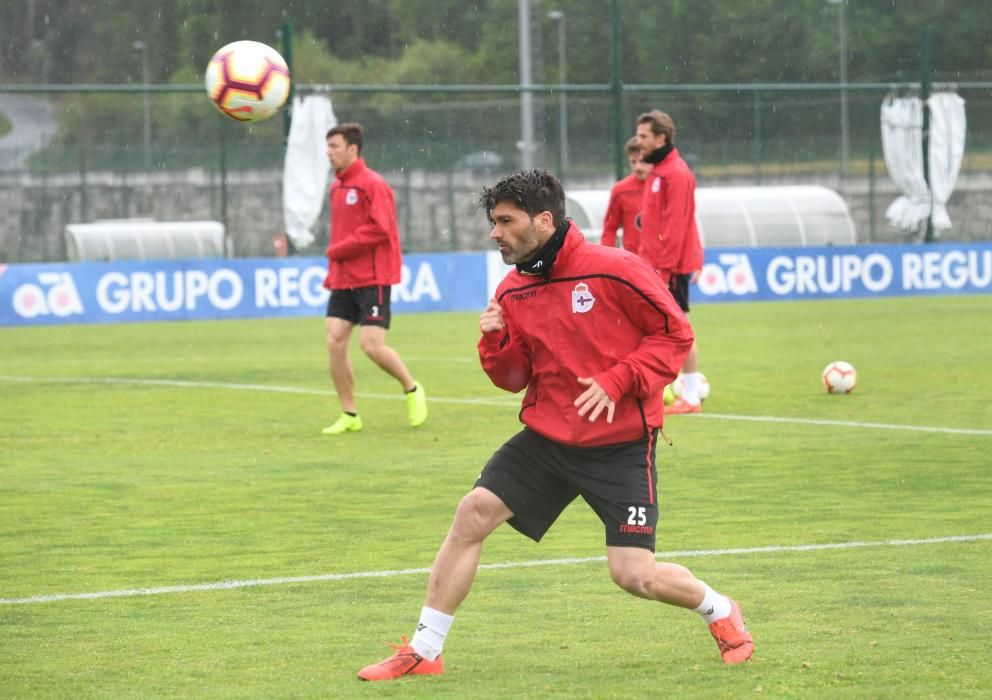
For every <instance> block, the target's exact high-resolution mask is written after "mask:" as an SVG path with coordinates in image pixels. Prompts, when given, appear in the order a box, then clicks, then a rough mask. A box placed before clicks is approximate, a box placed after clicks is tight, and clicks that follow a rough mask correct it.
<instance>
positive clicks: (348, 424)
mask: <svg viewBox="0 0 992 700" xmlns="http://www.w3.org/2000/svg"><path fill="white" fill-rule="evenodd" d="M361 429H362V418H361V416H349V415H348V414H347V413H342V414H341V415H340V416H338V419H337V420H336V421H334V422H333V423H331V424H330V425H329V426H327V427H326V428H324V429H323V430H321V431H320V432H321V433H323V434H324V435H340V434H341V433H357V432H358V431H359V430H361Z"/></svg>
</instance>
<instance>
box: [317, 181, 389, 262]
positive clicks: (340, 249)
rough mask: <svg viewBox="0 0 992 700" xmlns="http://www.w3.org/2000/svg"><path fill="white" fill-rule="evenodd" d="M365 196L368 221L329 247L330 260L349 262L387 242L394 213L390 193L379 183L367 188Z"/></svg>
mask: <svg viewBox="0 0 992 700" xmlns="http://www.w3.org/2000/svg"><path fill="white" fill-rule="evenodd" d="M366 194H367V196H368V198H369V218H368V221H367V222H366V223H364V224H361V225H359V226H356V227H355V230H354V231H352V233H351V235H350V236H348V238H346V239H345V240H343V241H341V242H339V243H335V244H333V245H331V247H330V248H329V249H328V255H329V256H330V258H331V259H332V260H350V259H351V258H354V257H357V256H359V255H361V254H362V253H365V252H367V251H368V250H369V249H371V248H375V247H376V246H378V245H381V244H383V243H386V242H387V241H388V240H389V235H390V233H389V232H390V231H391V230H392V223H393V216H394V213H393V212H394V211H395V209H394V207H393V201H392V197H391V196H390V192H389V191H388V189H386V188H384V187H383V186H382V184H381V183H375V184H374V185H370V186H369V189H368V190H367V191H366Z"/></svg>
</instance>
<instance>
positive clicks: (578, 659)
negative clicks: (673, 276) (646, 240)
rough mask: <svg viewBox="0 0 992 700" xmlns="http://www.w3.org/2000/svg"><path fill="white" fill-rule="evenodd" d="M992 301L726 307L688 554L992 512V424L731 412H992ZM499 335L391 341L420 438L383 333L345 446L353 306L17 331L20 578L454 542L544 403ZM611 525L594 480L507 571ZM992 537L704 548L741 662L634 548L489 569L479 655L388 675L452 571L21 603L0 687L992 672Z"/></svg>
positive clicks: (1, 661)
mask: <svg viewBox="0 0 992 700" xmlns="http://www.w3.org/2000/svg"><path fill="white" fill-rule="evenodd" d="M990 314H992V297H983V296H971V297H968V296H964V297H945V298H925V299H912V300H910V299H895V300H870V301H829V302H827V301H820V302H802V303H801V302H796V303H792V302H787V303H782V302H779V303H769V304H746V305H745V304H733V305H732V304H725V305H704V306H700V307H698V308H697V309H695V310H694V311H693V313H692V319H693V321H694V324H695V325H696V327H697V333H698V335H699V341H700V349H701V357H702V368H703V371H704V372H705V373H706V375H707V377H708V378H709V380H710V382H711V384H712V386H713V391H712V395H711V397H710V398H709V400H708V401H707V402H706V405H705V407H704V415H702V416H675V417H672V418H670V419H669V420H668V423H667V425H666V430H667V432H668V433H669V434H671V435H672V437H673V438H674V441H675V446H674V448H668V447H665V446H662V447H661V448H659V472H660V488H661V506H662V519H661V523H660V525H659V542H658V549H659V551H662V552H665V551H684V550H721V549H727V548H750V547H761V546H765V545H805V544H818V543H837V542H845V541H885V540H893V539H900V540H904V539H925V538H933V537H942V536H954V535H969V534H979V533H988V532H992V517H990V513H992V483H990V481H989V479H988V467H989V463H990V460H989V457H988V455H989V453H990V448H992V436H990V435H968V434H944V433H933V432H923V431H894V430H882V429H872V428H866V427H845V426H836V425H802V424H788V423H772V422H750V421H735V420H729V419H724V418H715V417H712V416H713V415H715V414H724V415H736V416H776V417H795V418H806V419H823V420H833V421H856V422H865V423H869V422H874V423H885V424H899V425H916V426H936V427H946V428H968V429H977V430H989V429H992V409H990V404H989V401H988V390H989V387H990V382H989V376H990V373H989V368H988V350H987V347H988V346H987V331H986V329H984V327H983V326H984V325H985V324H984V323H983V322H981V319H983V318H984V319H987V318H989V316H990ZM477 329H478V325H477V316H476V315H475V314H445V315H403V316H399V317H397V318H396V319H395V321H394V328H393V330H392V331H391V333H390V342H391V344H392V345H393V346H394V347H396V348H397V349H398V350H399V351H400V352H401V353H402V355H403V356H404V358H405V359H406V361H407V363H408V364H409V366H410V367H411V369H412V370H413V372H414V374H415V375H416V376H417V378H418V379H420V380H421V381H422V382H423V383H424V385H425V386H426V388H427V391H428V395H429V397H432V398H434V399H435V401H434V402H433V403H432V404H431V417H430V419H429V420H428V423H427V424H426V425H425V426H423V427H422V428H420V429H417V430H413V429H411V428H409V426H407V425H406V420H405V412H404V404H403V401H402V396H401V395H400V393H399V390H398V387H397V386H396V385H395V384H394V383H393V381H392V380H391V379H389V378H388V377H386V376H385V375H384V374H382V373H381V372H380V371H379V370H377V369H376V368H374V367H373V366H372V365H371V364H370V363H369V362H368V361H367V360H365V359H364V358H363V357H362V356H361V353H360V351H359V350H358V348H357V344H356V346H355V347H354V348H353V358H354V360H355V371H356V375H357V389H358V391H359V392H360V397H359V406H360V410H361V413H362V417H363V420H364V421H365V424H366V428H365V431H364V432H362V433H357V434H350V435H344V436H338V437H333V438H331V437H324V436H321V435H320V429H321V428H322V427H323V426H325V425H327V424H329V423H330V422H331V421H332V420H333V418H334V417H335V416H336V415H337V412H338V407H337V404H336V401H335V399H334V397H333V396H332V395H331V393H330V389H329V380H328V378H327V373H326V358H325V350H324V349H323V332H324V331H323V321H322V319H320V318H314V319H306V320H251V321H224V322H195V323H175V324H142V325H117V326H78V327H62V328H24V329H2V330H0V339H2V343H0V367H2V369H0V374H2V375H4V377H5V378H4V379H3V380H0V384H2V387H3V400H2V401H0V474H2V479H0V562H2V566H0V598H4V599H11V598H22V597H32V596H38V595H46V594H54V593H86V592H99V591H113V590H119V589H135V588H153V587H160V586H169V585H189V584H201V583H214V582H219V581H226V580H244V579H268V578H278V577H294V576H308V575H314V574H335V573H349V572H367V571H383V570H402V569H417V568H425V567H429V566H430V564H431V561H432V559H433V555H434V552H435V551H436V549H437V546H438V545H439V544H440V542H441V540H442V538H443V537H444V534H445V532H446V530H447V527H448V524H449V522H450V517H451V514H452V512H453V510H454V507H455V505H456V503H457V501H458V499H459V497H460V496H461V495H462V494H463V493H464V492H465V491H466V490H467V489H468V488H469V487H470V486H471V484H472V481H473V480H474V479H475V477H476V475H477V474H478V472H479V469H480V468H481V466H482V465H483V464H484V463H485V461H486V459H487V458H488V457H489V455H490V454H491V453H492V451H493V450H494V449H495V448H496V447H498V446H499V445H500V444H501V443H502V441H503V440H504V439H506V438H507V437H508V436H509V435H511V434H512V433H513V432H514V431H515V430H517V428H518V423H517V419H516V413H517V406H518V397H513V396H510V395H507V394H505V393H503V392H501V391H500V390H498V389H496V388H495V387H492V386H491V385H490V383H489V382H488V379H487V378H486V377H485V376H484V375H483V373H482V372H481V370H480V369H479V367H478V363H477V360H476V359H475V349H474V346H475V342H476V339H477ZM836 359H843V360H847V361H849V362H851V363H852V364H854V366H855V367H857V369H858V371H859V385H858V388H857V389H856V390H855V392H854V393H853V394H851V395H849V396H828V395H827V394H826V393H825V392H824V391H823V389H822V387H821V386H820V370H821V369H822V368H823V366H824V365H825V364H826V363H827V362H829V361H830V360H836ZM14 377H20V378H22V379H13V378H14ZM23 377H34V378H37V381H26V380H24V379H23ZM66 378H93V379H100V378H115V379H121V380H140V381H148V380H166V381H173V380H185V381H189V382H215V383H218V384H221V383H225V384H242V385H245V384H251V385H261V386H263V387H274V388H285V387H290V388H296V389H299V390H301V392H303V393H287V392H285V391H264V390H261V389H250V388H248V389H241V390H236V389H230V388H222V387H219V386H214V387H198V386H174V385H167V384H162V385H149V384H133V383H95V382H89V381H77V382H66V381H64V379H66ZM322 392H326V393H322ZM362 394H375V395H377V397H369V396H362ZM379 396H381V398H378V397H379ZM440 399H460V400H479V399H481V400H483V401H485V403H474V404H473V403H446V402H443V401H441V400H440ZM707 416H710V417H707ZM602 542H603V534H602V527H601V525H600V524H599V522H598V520H597V519H596V517H595V515H593V514H592V512H591V511H589V509H588V508H587V507H586V506H585V505H584V504H582V503H581V502H578V503H576V504H573V506H572V507H571V508H570V509H569V510H568V511H566V513H565V514H564V515H563V516H562V518H561V519H560V520H559V522H558V523H557V524H556V526H555V527H554V528H553V529H552V531H551V532H550V533H549V534H548V536H547V537H546V538H545V541H544V542H542V543H541V544H540V545H535V544H533V543H531V542H530V541H529V540H525V539H523V538H522V537H520V536H519V535H517V534H516V533H514V532H513V531H511V530H510V529H509V528H505V527H504V528H500V529H499V530H498V531H497V532H496V533H495V534H494V535H493V537H492V538H491V539H490V541H489V542H488V543H487V545H486V548H485V550H484V552H483V563H484V564H485V563H498V562H522V561H532V560H538V559H554V558H563V557H598V556H601V555H602V554H604V550H603V545H602ZM990 554H992V541H990V540H982V541H976V542H964V543H942V544H924V545H916V546H902V547H894V546H881V547H864V548H852V549H832V550H819V551H786V552H760V553H746V554H712V555H703V556H693V557H682V558H673V559H674V560H676V561H679V562H680V563H684V564H686V565H687V566H689V568H690V569H692V570H693V571H694V572H695V573H696V574H697V575H698V576H699V577H700V578H703V579H704V580H706V581H707V582H709V583H710V584H711V585H713V586H714V587H715V588H717V589H720V590H724V591H726V592H727V593H730V594H731V595H733V596H735V597H736V598H738V599H739V600H740V601H741V603H742V605H743V607H744V611H745V614H746V616H747V617H748V620H749V625H750V627H751V629H752V631H753V632H754V635H755V639H756V644H757V653H756V656H755V658H754V659H753V660H752V661H751V662H750V663H748V664H746V665H744V666H742V667H735V668H725V667H723V666H722V664H721V663H720V661H719V656H718V653H717V650H716V646H715V645H714V644H713V642H712V640H711V639H710V638H709V635H708V633H707V631H706V628H705V625H704V624H703V623H702V622H701V621H700V620H699V619H698V617H697V616H696V615H694V614H692V613H689V612H684V611H680V610H677V609H675V608H669V607H666V606H661V605H657V604H654V603H648V602H645V601H641V600H637V599H634V598H633V597H631V596H628V595H627V594H625V593H623V592H621V591H620V590H619V589H617V588H616V587H615V586H614V585H613V584H612V583H611V581H610V580H609V575H608V573H607V571H606V565H605V563H604V562H602V561H591V562H586V563H578V564H571V565H544V566H536V567H530V568H507V569H484V570H482V571H480V573H479V576H478V578H477V579H476V585H475V588H474V589H473V592H472V595H471V596H470V597H469V598H468V600H467V601H466V603H465V604H464V606H463V607H462V609H461V610H460V611H459V614H458V617H457V619H456V622H455V626H454V628H453V630H452V634H451V636H450V638H449V642H448V645H447V647H446V650H445V657H446V664H447V672H446V674H445V675H444V676H441V677H437V678H425V677H421V678H415V679H404V680H401V681H398V682H395V683H392V684H385V685H382V684H363V683H361V682H360V681H358V680H356V679H355V672H356V671H357V670H358V668H360V667H361V666H363V665H365V664H366V663H370V662H372V661H376V660H378V659H380V658H382V657H383V656H385V655H386V654H387V653H388V650H387V649H386V648H385V647H384V646H382V644H381V643H382V642H383V641H392V642H396V641H398V640H399V636H400V634H407V635H409V634H410V633H411V632H412V630H413V627H414V625H415V624H416V620H417V616H418V614H419V610H420V605H421V604H422V599H423V591H424V586H425V584H426V574H420V573H414V574H401V575H395V576H385V577H377V578H361V579H345V580H333V581H312V582H303V583H287V584H280V585H272V586H260V587H249V588H237V589H231V590H211V591H193V592H184V593H167V594H161V595H151V596H133V597H121V598H104V599H96V600H63V601H57V602H47V603H30V604H23V603H21V604H0V696H3V697H33V698H34V697H66V696H73V697H96V696H101V697H107V696H113V697H151V696H159V697H168V696H175V697H178V696H185V697H189V696H201V697H298V696H333V697H404V698H426V697H451V698H464V697H517V698H520V697H543V696H551V695H560V696H563V697H577V698H601V697H617V696H618V695H622V696H624V697H663V696H677V697H705V698H715V697H739V696H741V695H745V694H746V695H754V694H760V695H766V696H769V697H818V698H819V697H838V698H840V697H845V698H846V697H853V696H856V697H906V696H909V697H950V696H953V697H969V696H970V697H979V696H982V695H983V694H984V693H986V692H987V683H988V679H989V677H990V676H992V662H990V660H989V655H988V653H987V649H986V648H985V646H984V639H985V638H986V637H987V634H986V633H987V632H988V630H989V629H990V626H992V606H989V605H988V594H987V589H988V581H989V580H992V557H990Z"/></svg>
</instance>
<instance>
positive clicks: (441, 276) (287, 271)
mask: <svg viewBox="0 0 992 700" xmlns="http://www.w3.org/2000/svg"><path fill="white" fill-rule="evenodd" d="M486 264H487V261H486V258H485V255H484V254H483V253H445V254H410V255H407V256H405V257H404V260H403V270H402V278H401V280H400V282H399V284H396V285H393V291H392V308H393V310H394V311H395V312H398V313H403V312H406V311H461V310H469V309H477V308H480V306H479V303H480V302H479V300H480V299H482V300H484V299H485V298H486V292H487V288H486V281H487V269H486ZM326 274H327V261H326V259H325V258H310V257H307V258H257V259H251V258H244V259H233V260H224V259H210V260H161V261H145V262H123V261H122V262H113V263H50V264H37V265H35V264H31V265H7V266H0V325H4V326H10V325H47V324H58V323H117V322H125V321H168V320H184V319H207V318H257V317H274V316H319V315H322V314H323V313H324V310H325V308H326V306H327V297H328V292H327V290H325V289H324V288H323V281H324V276H325V275H326ZM482 306H485V302H484V301H483V303H482Z"/></svg>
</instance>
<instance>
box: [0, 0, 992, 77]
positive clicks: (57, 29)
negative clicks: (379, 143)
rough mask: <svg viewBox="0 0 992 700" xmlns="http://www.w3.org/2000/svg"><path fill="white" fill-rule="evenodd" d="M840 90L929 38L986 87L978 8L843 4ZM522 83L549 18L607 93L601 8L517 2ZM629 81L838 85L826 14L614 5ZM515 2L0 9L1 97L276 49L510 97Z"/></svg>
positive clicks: (983, 24)
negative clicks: (524, 33) (38, 86)
mask: <svg viewBox="0 0 992 700" xmlns="http://www.w3.org/2000/svg"><path fill="white" fill-rule="evenodd" d="M846 3H847V4H846V5H845V11H846V26H847V34H848V48H849V80H850V81H852V82H862V81H864V82H885V81H894V80H914V79H916V78H917V77H918V75H919V63H920V55H919V49H920V31H921V28H922V27H924V26H929V27H930V28H931V32H932V36H933V64H934V68H935V77H936V78H937V79H938V80H940V79H945V80H958V81H963V80H989V79H992V41H990V37H992V1H990V0H955V1H954V2H951V1H950V0H946V1H945V0H938V1H934V0H846ZM530 4H531V8H532V17H531V24H532V31H531V33H532V37H533V47H534V80H535V82H544V83H556V82H557V34H556V31H557V26H558V25H557V23H556V20H554V19H552V18H550V17H549V16H548V15H549V12H551V11H553V10H559V11H561V12H562V13H563V15H564V18H563V20H562V22H563V23H564V28H565V34H566V38H567V45H568V73H569V81H570V82H573V83H577V84H584V83H603V82H608V81H609V77H610V4H611V3H610V2H607V1H606V0H531V3H530ZM618 6H619V10H620V11H619V23H620V35H621V43H622V57H623V75H622V79H623V81H624V82H628V83H736V82H748V83H749V82H780V81H794V82H804V81H812V82H829V81H837V80H838V78H839V68H838V65H839V61H838V50H839V49H838V45H839V36H838V35H839V31H840V28H839V26H838V24H839V23H838V12H839V6H838V5H837V4H836V3H834V2H831V1H830V0H668V1H662V0H619V2H618ZM517 7H518V0H332V1H330V2H328V0H283V2H280V3H273V2H271V1H270V0H175V1H173V2H167V1H160V2H155V1H148V2H144V1H137V0H100V1H99V2H79V1H78V0H12V1H11V2H4V3H0V84H3V83H7V84H24V83H42V82H46V83H134V82H140V80H141V66H140V57H139V55H138V52H137V51H136V49H135V48H134V44H135V42H145V43H146V45H147V46H148V49H149V69H150V75H151V81H152V82H154V83H169V82H196V81H198V80H199V79H200V78H201V76H202V73H203V69H204V67H205V66H206V63H207V61H208V59H209V58H210V56H211V55H212V53H213V52H214V51H215V50H216V49H217V48H219V47H220V46H222V45H223V44H225V43H227V42H229V41H234V40H237V39H246V38H248V39H255V40H257V41H263V42H266V43H269V44H272V45H273V46H275V47H276V48H279V47H280V46H281V42H280V38H279V36H278V32H279V30H280V28H281V27H282V26H283V24H284V23H286V22H288V23H290V25H291V26H292V27H293V30H294V36H295V38H296V40H297V41H296V44H295V46H294V59H295V66H294V67H295V68H296V76H295V77H296V80H297V82H300V83H311V82H313V83H382V82H396V83H417V84H445V83H516V82H518V80H519V76H518V48H517Z"/></svg>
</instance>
